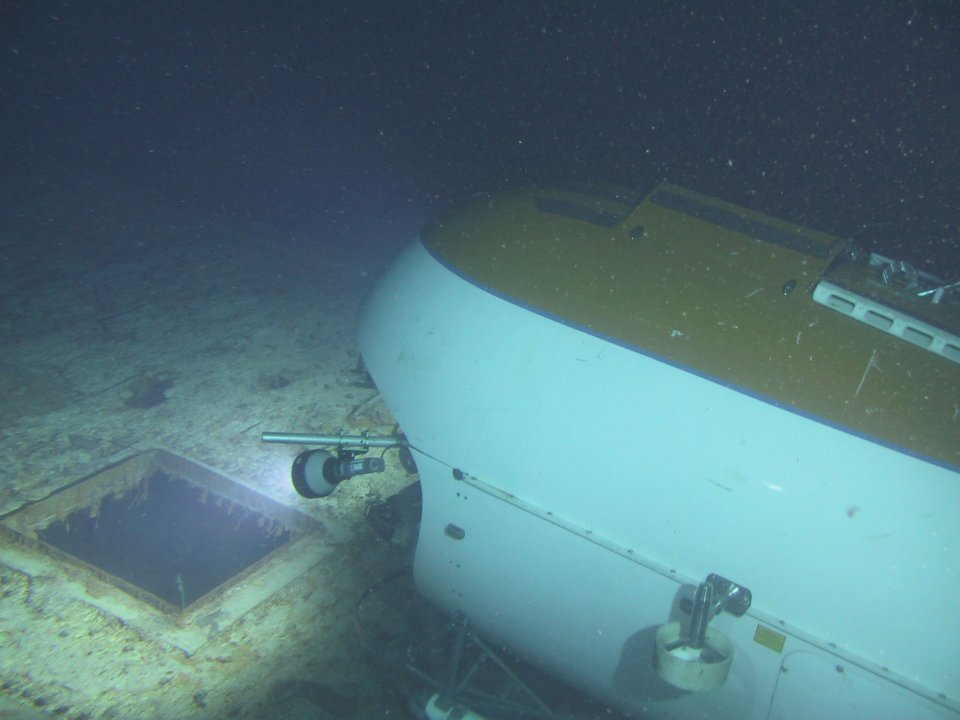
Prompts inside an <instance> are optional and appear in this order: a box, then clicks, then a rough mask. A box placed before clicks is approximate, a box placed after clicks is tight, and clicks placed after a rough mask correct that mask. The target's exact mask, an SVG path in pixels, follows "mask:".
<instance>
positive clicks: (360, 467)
mask: <svg viewBox="0 0 960 720" xmlns="http://www.w3.org/2000/svg"><path fill="white" fill-rule="evenodd" d="M260 440H261V442H265V443H287V444H302V445H332V446H335V448H336V451H335V452H336V454H334V453H331V452H330V451H328V450H321V449H315V450H304V451H303V452H302V453H300V454H299V455H297V457H296V459H295V460H294V461H293V467H292V468H291V470H290V475H291V477H292V479H293V487H294V488H295V489H296V491H297V492H298V493H299V494H300V495H301V496H302V497H305V498H311V499H313V498H322V497H326V496H327V495H329V494H330V493H332V492H333V490H334V488H335V487H336V486H337V485H339V484H340V483H341V482H343V481H344V480H347V479H349V478H352V477H354V476H356V475H368V474H370V473H378V472H383V471H384V469H385V468H386V463H385V462H384V460H383V458H382V457H378V458H369V457H359V456H360V455H363V454H364V453H366V452H367V451H368V450H369V449H370V448H374V447H378V448H383V449H384V450H386V449H389V448H400V450H401V464H402V465H403V466H404V468H406V469H407V470H408V471H409V472H415V471H416V466H415V465H413V459H412V457H409V452H410V451H409V448H408V444H407V441H406V439H405V438H404V437H403V436H400V435H388V436H380V435H370V434H368V433H363V434H361V435H342V434H341V435H307V434H300V433H272V432H265V433H262V434H261V436H260ZM408 458H409V459H408ZM411 467H412V468H413V469H412V470H411V469H410V468H411Z"/></svg>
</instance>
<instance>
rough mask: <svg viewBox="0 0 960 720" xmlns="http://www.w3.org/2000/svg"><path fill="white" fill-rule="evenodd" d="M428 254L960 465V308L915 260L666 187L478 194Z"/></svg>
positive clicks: (765, 393)
mask: <svg viewBox="0 0 960 720" xmlns="http://www.w3.org/2000/svg"><path fill="white" fill-rule="evenodd" d="M424 242H425V244H426V246H427V248H428V249H429V250H430V252H431V253H433V255H434V256H435V257H437V258H438V259H439V260H440V261H441V262H442V263H443V264H445V265H446V266H447V267H449V268H450V269H452V270H454V271H455V272H456V273H457V274H459V275H461V276H462V277H464V278H466V279H468V280H469V281H471V282H473V283H475V284H477V285H480V286H482V287H484V288H486V289H487V290H489V291H491V292H493V293H495V294H497V295H499V296H501V297H503V298H505V299H507V300H509V301H510V302H513V303H516V304H518V305H521V306H524V307H527V308H529V309H530V310H532V311H534V312H537V313H540V314H542V315H545V316H547V317H550V318H553V319H554V320H558V321H560V322H563V323H565V324H567V325H570V326H572V327H575V328H578V329H580V330H583V331H584V332H587V333H591V334H593V335H597V336H600V337H603V338H606V339H609V340H611V341H613V342H615V343H617V344H619V345H622V346H624V347H627V348H630V349H633V350H635V351H637V352H641V353H644V354H647V355H650V356H652V357H655V358H657V359H659V360H662V361H664V362H667V363H670V364H673V365H675V366H678V367H680V368H683V369H686V370H689V371H691V372H694V373H697V374H699V375H702V376H704V377H706V378H709V379H711V380H714V381H717V382H720V383H723V384H725V385H728V386H731V387H733V388H735V389H737V390H739V391H741V392H744V393H747V394H749V395H752V396H755V397H758V398H760V399H763V400H765V401H767V402H770V403H772V404H774V405H776V406H779V407H783V408H786V409H790V410H792V411H794V412H797V413H800V414H803V415H806V416H809V417H812V418H815V419H817V420H819V421H821V422H824V423H827V424H829V425H832V426H835V427H837V428H839V429H843V430H846V431H849V432H852V433H856V434H858V435H861V436H864V437H866V438H868V439H871V440H874V441H877V442H880V443H883V444H885V445H888V446H891V447H894V448H896V449H899V450H901V451H904V452H907V453H909V454H911V455H915V456H918V457H921V458H924V459H927V460H930V461H932V462H935V463H937V464H940V465H946V466H949V467H954V468H956V467H957V466H958V465H960V442H958V440H960V338H958V335H960V304H957V303H956V302H950V300H951V299H952V298H951V296H950V293H951V292H954V291H955V289H950V288H949V286H945V287H946V288H947V290H948V292H944V288H943V287H939V288H938V287H937V284H938V282H941V281H939V280H938V279H937V278H934V277H933V276H930V275H927V274H925V273H922V272H918V271H917V270H915V269H914V268H913V267H912V266H910V265H908V264H906V263H901V262H898V261H894V260H890V259H888V258H885V257H882V256H878V255H873V254H870V253H863V252H858V251H856V250H855V249H854V248H853V247H852V246H851V245H850V243H848V242H846V241H843V240H840V239H838V238H835V237H831V236H829V235H825V234H823V233H819V232H816V231H813V230H810V229H806V228H802V227H798V226H795V225H792V224H790V223H787V222H783V221H780V220H776V219H774V218H771V217H768V216H765V215H762V214H760V213H755V212H750V211H747V210H744V209H743V208H740V207H738V206H734V205H731V204H728V203H725V202H722V201H720V200H717V199H715V198H712V197H708V196H705V195H701V194H698V193H695V192H692V191H689V190H685V189H683V188H679V187H676V186H673V185H668V184H663V185H661V186H659V187H658V188H656V190H654V192H652V193H651V194H650V195H648V196H646V197H645V198H640V197H636V196H633V195H631V194H630V193H629V192H627V191H620V190H617V189H609V188H598V187H583V188H571V189H541V188H528V189H522V190H514V191H509V192H504V193H501V194H493V195H482V196H477V197H476V198H474V199H473V200H472V201H471V202H469V203H467V204H466V205H465V206H463V207H461V208H459V209H457V210H455V211H454V212H452V213H451V214H449V215H447V216H446V217H444V218H443V219H442V220H441V221H439V222H437V223H434V224H433V225H431V226H430V227H429V228H427V230H426V231H425V233H424Z"/></svg>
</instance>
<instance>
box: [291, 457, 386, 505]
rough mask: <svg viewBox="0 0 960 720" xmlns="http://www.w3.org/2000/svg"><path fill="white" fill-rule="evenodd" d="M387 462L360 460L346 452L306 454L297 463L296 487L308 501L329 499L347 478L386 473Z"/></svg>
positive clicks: (294, 462) (295, 471)
mask: <svg viewBox="0 0 960 720" xmlns="http://www.w3.org/2000/svg"><path fill="white" fill-rule="evenodd" d="M385 467H386V464H385V463H384V462H383V458H358V457H356V456H355V454H354V453H353V452H350V451H349V450H344V451H341V452H340V453H339V456H337V455H334V454H333V453H330V452H328V451H326V450H305V451H304V452H302V453H300V454H299V455H297V458H296V460H294V461H293V467H292V468H291V471H290V475H291V476H292V478H293V487H295V488H296V490H297V492H298V493H300V495H301V496H303V497H305V498H320V497H326V496H327V495H329V494H330V493H332V492H333V489H334V488H335V487H336V486H337V485H338V484H339V483H341V482H343V481H344V480H346V479H347V478H351V477H353V476H355V475H366V474H369V473H376V472H383V469H384V468H385Z"/></svg>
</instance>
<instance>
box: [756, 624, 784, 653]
mask: <svg viewBox="0 0 960 720" xmlns="http://www.w3.org/2000/svg"><path fill="white" fill-rule="evenodd" d="M753 641H754V642H758V643H760V644H761V645H764V646H766V647H768V648H770V649H771V650H773V651H775V652H783V644H784V643H785V642H786V641H787V636H786V635H781V634H780V633H778V632H777V631H776V630H771V629H770V628H768V627H764V626H763V625H757V631H756V632H755V633H754V634H753Z"/></svg>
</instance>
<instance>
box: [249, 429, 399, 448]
mask: <svg viewBox="0 0 960 720" xmlns="http://www.w3.org/2000/svg"><path fill="white" fill-rule="evenodd" d="M260 442H265V443H285V444H287V445H333V446H336V447H355V448H395V447H407V446H408V445H409V443H407V440H406V438H403V437H398V436H396V435H367V434H365V433H364V434H361V435H311V434H309V433H281V432H265V433H260Z"/></svg>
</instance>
